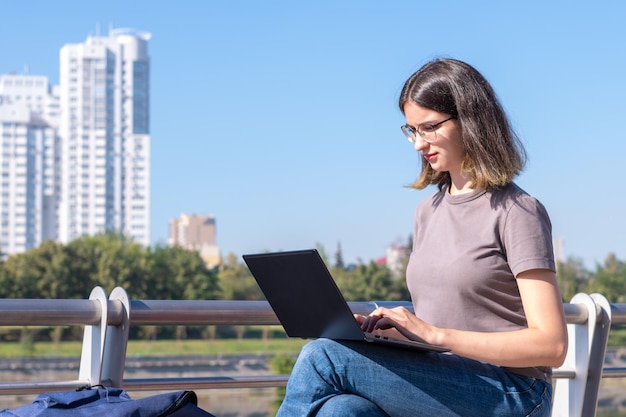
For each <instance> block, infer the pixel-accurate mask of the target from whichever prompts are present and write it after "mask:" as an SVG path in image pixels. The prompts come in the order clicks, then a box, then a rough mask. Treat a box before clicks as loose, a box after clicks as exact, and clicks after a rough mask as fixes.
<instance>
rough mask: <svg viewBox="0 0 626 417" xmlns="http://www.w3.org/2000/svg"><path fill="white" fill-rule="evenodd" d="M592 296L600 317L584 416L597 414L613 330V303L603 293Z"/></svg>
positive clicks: (586, 391) (597, 324)
mask: <svg viewBox="0 0 626 417" xmlns="http://www.w3.org/2000/svg"><path fill="white" fill-rule="evenodd" d="M591 298H592V299H593V301H594V302H595V305H596V308H597V312H598V317H597V320H596V325H595V331H594V333H593V339H592V340H591V349H590V351H589V366H588V370H589V373H588V374H587V387H586V389H585V398H584V400H583V407H582V414H581V415H582V416H584V417H586V416H591V417H593V416H595V415H596V410H597V407H598V392H599V391H600V381H601V380H602V368H603V366H604V356H605V354H606V345H607V342H608V340H609V332H610V331H611V304H610V303H609V301H608V300H607V299H606V298H605V297H604V296H603V295H601V294H591Z"/></svg>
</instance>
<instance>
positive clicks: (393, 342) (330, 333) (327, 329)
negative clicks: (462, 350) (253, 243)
mask: <svg viewBox="0 0 626 417" xmlns="http://www.w3.org/2000/svg"><path fill="white" fill-rule="evenodd" d="M243 259H244V261H245V262H246V264H247V265H248V268H249V269H250V272H252V275H253V276H254V278H255V279H256V281H257V283H258V284H259V287H261V290H262V291H263V294H264V295H265V298H266V299H267V301H268V302H269V304H270V306H271V307H272V309H273V310H274V312H275V313H276V316H277V317H278V320H279V321H280V323H281V324H282V325H283V327H284V329H285V332H286V333H287V335H288V336H290V337H301V338H304V339H310V338H312V339H314V338H319V337H325V338H329V339H336V340H357V341H366V342H372V343H380V344H385V345H389V346H394V347H400V348H404V349H411V350H417V351H422V352H423V351H434V352H446V351H448V350H449V349H447V348H444V347H442V346H436V345H431V344H429V343H425V342H419V341H411V340H404V339H394V338H389V337H385V336H380V335H376V334H372V333H365V332H363V330H361V327H360V326H359V324H358V322H357V321H356V319H355V318H354V315H353V313H352V310H350V307H349V306H348V303H347V302H346V300H345V299H344V298H343V295H341V292H340V291H339V288H338V287H337V284H336V283H335V281H334V279H333V277H332V276H331V274H330V272H329V271H328V268H327V267H326V264H325V263H324V261H323V260H322V258H321V257H320V255H319V253H318V252H317V250H315V249H307V250H298V251H289V252H274V253H259V254H250V255H243Z"/></svg>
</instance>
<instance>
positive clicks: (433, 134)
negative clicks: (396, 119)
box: [400, 116, 456, 144]
mask: <svg viewBox="0 0 626 417" xmlns="http://www.w3.org/2000/svg"><path fill="white" fill-rule="evenodd" d="M452 119H456V116H451V117H448V118H447V119H446V120H442V121H440V122H439V123H435V124H421V125H419V126H417V127H416V128H415V127H413V126H409V125H404V126H400V129H402V133H404V136H406V138H407V139H408V140H409V142H411V143H413V144H414V143H415V141H416V140H417V135H416V133H417V134H419V135H420V136H421V138H422V139H423V140H424V142H428V143H433V142H434V141H436V140H437V129H439V126H441V125H442V124H444V123H445V122H447V121H448V120H452Z"/></svg>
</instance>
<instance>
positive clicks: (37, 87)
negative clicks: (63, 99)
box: [0, 74, 59, 255]
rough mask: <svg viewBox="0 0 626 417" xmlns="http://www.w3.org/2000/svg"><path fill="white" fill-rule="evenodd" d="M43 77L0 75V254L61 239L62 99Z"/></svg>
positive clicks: (15, 251)
mask: <svg viewBox="0 0 626 417" xmlns="http://www.w3.org/2000/svg"><path fill="white" fill-rule="evenodd" d="M56 90H57V89H56V88H54V89H53V88H51V87H50V86H49V84H48V78H47V77H44V76H32V75H28V74H23V75H16V74H11V75H0V148H1V151H0V251H1V252H2V255H10V254H13V253H19V252H24V251H25V250H28V249H31V248H34V247H37V246H39V244H41V242H42V241H43V240H46V239H52V240H55V239H56V237H57V223H56V207H57V200H56V197H57V193H58V186H59V184H58V178H57V176H56V172H58V168H59V167H58V158H57V155H58V147H59V137H58V135H57V130H56V126H57V125H58V119H59V97H58V92H57V91H56Z"/></svg>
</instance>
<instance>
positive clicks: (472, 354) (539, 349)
mask: <svg viewBox="0 0 626 417" xmlns="http://www.w3.org/2000/svg"><path fill="white" fill-rule="evenodd" d="M517 284H518V287H519V291H520V295H521V298H522V304H523V306H524V312H525V314H526V320H527V323H528V327H527V328H526V329H521V330H515V331H510V332H493V333H488V332H471V331H463V330H454V329H442V328H437V327H435V326H432V325H430V324H428V323H426V322H424V321H422V320H420V319H419V318H418V317H416V316H415V315H414V314H412V313H411V312H409V311H408V310H407V309H405V308H403V307H396V308H393V309H388V308H383V307H381V308H378V309H376V310H375V311H374V312H372V314H371V315H370V316H368V317H367V318H366V319H365V320H363V322H362V324H361V327H362V328H363V330H365V331H374V330H376V329H389V328H393V327H395V328H396V329H397V330H398V331H399V332H400V333H402V334H403V335H404V336H405V337H407V338H409V339H423V340H425V341H427V342H430V343H434V344H437V345H441V346H445V347H447V348H450V350H451V351H452V353H455V354H458V355H461V356H465V357H468V358H472V359H476V360H479V361H484V362H489V363H492V364H494V365H500V366H507V367H515V368H523V367H529V366H551V367H558V366H560V365H562V364H563V361H564V360H565V355H566V353H567V327H566V321H565V315H564V312H563V303H562V301H561V298H560V295H559V290H558V286H557V283H556V275H555V273H554V272H552V271H549V270H545V269H535V270H530V271H525V272H522V273H520V274H519V275H518V277H517ZM442 308H445V306H442Z"/></svg>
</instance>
